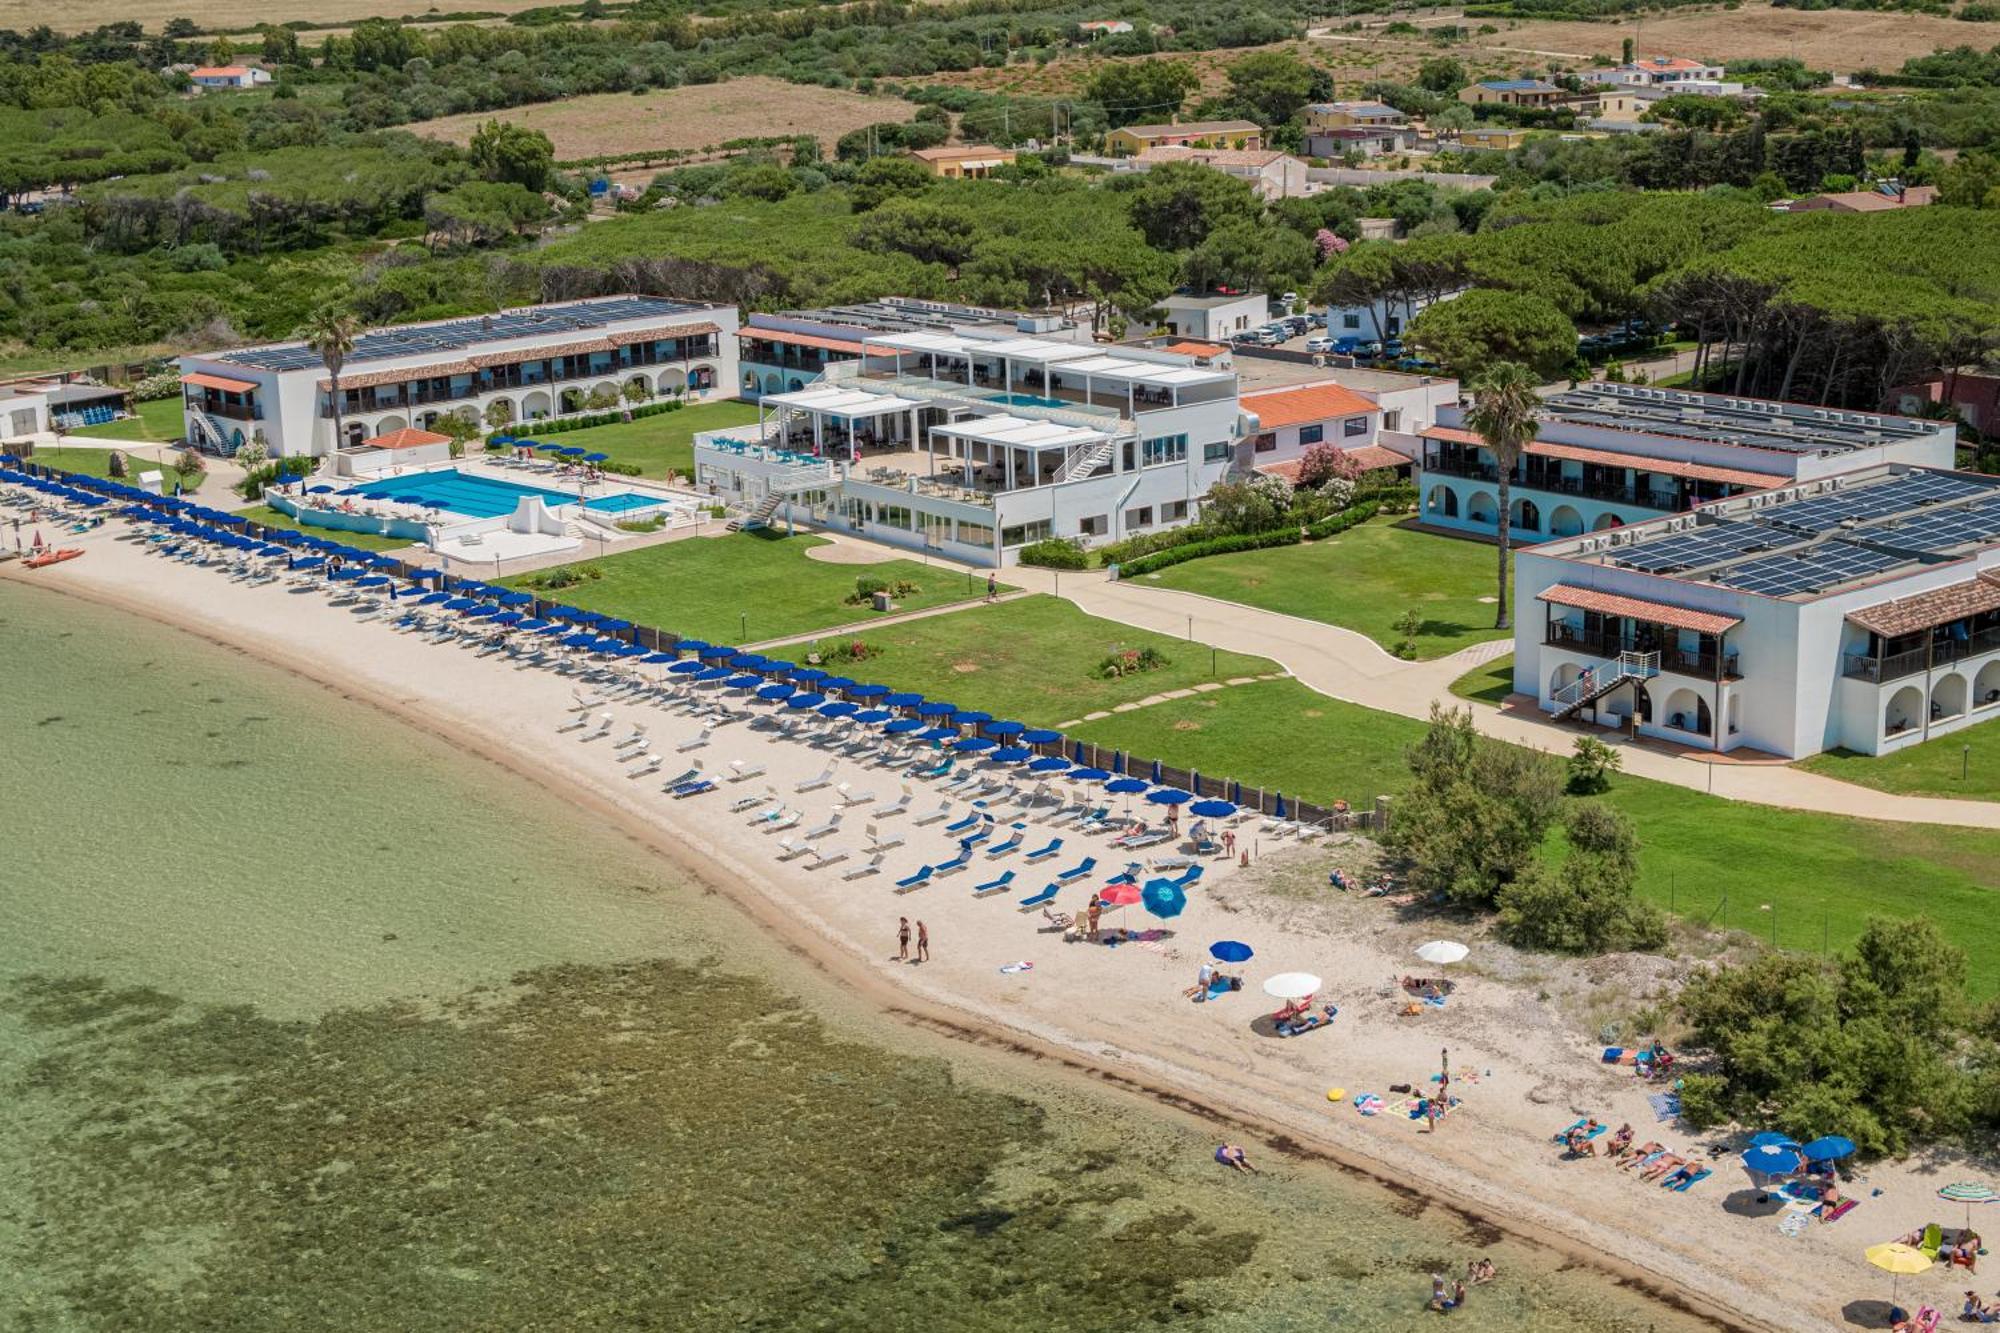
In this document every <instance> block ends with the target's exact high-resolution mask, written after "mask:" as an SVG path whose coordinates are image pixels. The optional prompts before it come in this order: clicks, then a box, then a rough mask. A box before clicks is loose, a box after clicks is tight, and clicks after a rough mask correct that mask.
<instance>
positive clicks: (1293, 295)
mask: <svg viewBox="0 0 2000 1333" xmlns="http://www.w3.org/2000/svg"><path fill="white" fill-rule="evenodd" d="M1278 299H1279V300H1280V301H1282V302H1284V306H1285V309H1287V310H1290V309H1291V308H1292V307H1293V306H1295V305H1297V304H1298V303H1299V294H1298V293H1297V292H1286V293H1285V294H1284V295H1283V296H1280V297H1279V298H1278Z"/></svg>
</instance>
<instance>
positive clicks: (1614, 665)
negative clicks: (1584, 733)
mask: <svg viewBox="0 0 2000 1333" xmlns="http://www.w3.org/2000/svg"><path fill="white" fill-rule="evenodd" d="M1659 674H1660V655H1659V654H1658V653H1620V654H1618V656H1617V657H1616V658H1613V659H1610V660H1607V661H1604V662H1600V663H1599V664H1598V665H1596V666H1594V667H1590V668H1587V669H1586V670H1585V671H1584V673H1583V674H1582V675H1580V676H1578V677H1577V678H1576V679H1575V680H1573V681H1571V682H1570V683H1569V684H1567V685H1565V686H1563V687H1562V688H1561V689H1559V690H1557V691H1556V692H1555V695H1554V696H1553V698H1552V700H1551V702H1553V703H1554V704H1555V720H1556V721H1558V722H1561V721H1563V720H1564V719H1565V718H1571V717H1575V716H1576V715H1577V713H1579V712H1580V711H1582V710H1583V709H1585V708H1588V707H1589V706H1590V705H1592V704H1594V703H1596V702H1597V701H1598V700H1599V699H1602V698H1603V697H1604V696H1605V695H1607V694H1609V693H1611V692H1612V691H1613V690H1615V689H1617V688H1618V687H1619V686H1620V685H1624V684H1626V683H1627V682H1637V681H1642V680H1651V679H1652V678H1653V677H1654V676H1657V675H1659Z"/></svg>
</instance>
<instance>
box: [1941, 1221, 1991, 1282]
mask: <svg viewBox="0 0 2000 1333" xmlns="http://www.w3.org/2000/svg"><path fill="white" fill-rule="evenodd" d="M1981 1244H1982V1242H1981V1241H1980V1239H1979V1233H1978V1232H1976V1231H1961V1232H1959V1233H1958V1241H1957V1243H1956V1244H1953V1245H1947V1246H1945V1247H1944V1248H1943V1249H1941V1250H1939V1251H1938V1258H1940V1259H1942V1260H1944V1261H1945V1262H1946V1263H1952V1264H1957V1265H1959V1266H1960V1267H1962V1268H1963V1269H1965V1271H1966V1272H1968V1273H1977V1272H1978V1271H1979V1247H1980V1245H1981Z"/></svg>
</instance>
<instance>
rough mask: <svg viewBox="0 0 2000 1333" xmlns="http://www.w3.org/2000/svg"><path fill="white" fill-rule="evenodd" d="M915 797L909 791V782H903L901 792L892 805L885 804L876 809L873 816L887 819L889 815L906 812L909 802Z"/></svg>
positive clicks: (907, 811)
mask: <svg viewBox="0 0 2000 1333" xmlns="http://www.w3.org/2000/svg"><path fill="white" fill-rule="evenodd" d="M915 799H916V795H915V793H913V792H911V790H910V784H909V783H907V782H906V783H904V784H903V794H902V795H901V796H898V797H897V798H896V801H895V803H894V804H893V805H885V806H883V807H882V808H881V809H880V810H877V811H876V812H875V818H877V819H887V818H888V817H889V816H890V815H904V814H908V813H909V811H910V802H911V801H913V800H915Z"/></svg>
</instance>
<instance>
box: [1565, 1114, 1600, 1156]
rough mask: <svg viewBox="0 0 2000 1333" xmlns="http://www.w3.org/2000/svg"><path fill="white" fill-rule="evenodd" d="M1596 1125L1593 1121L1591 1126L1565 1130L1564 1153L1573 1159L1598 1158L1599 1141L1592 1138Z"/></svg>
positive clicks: (1573, 1127)
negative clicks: (1591, 1134)
mask: <svg viewBox="0 0 2000 1333" xmlns="http://www.w3.org/2000/svg"><path fill="white" fill-rule="evenodd" d="M1596 1123H1597V1122H1596V1121H1594V1120H1593V1121H1591V1122H1590V1124H1589V1125H1573V1126H1571V1127H1570V1128H1569V1129H1566V1130H1564V1131H1563V1151H1565V1152H1566V1153H1568V1154H1569V1155H1570V1156H1571V1157H1595V1156H1597V1141H1596V1140H1595V1139H1593V1138H1591V1137H1590V1131H1591V1128H1592V1127H1593V1126H1595V1125H1596Z"/></svg>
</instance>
